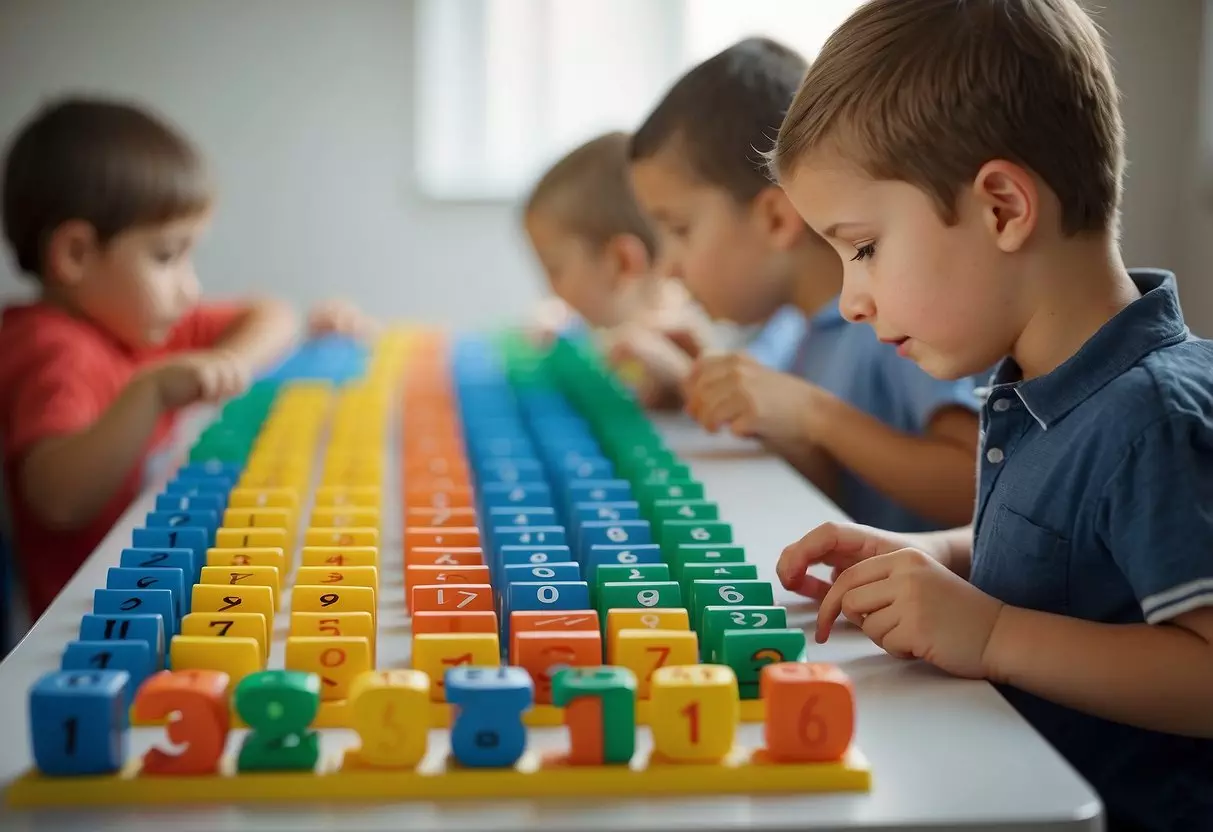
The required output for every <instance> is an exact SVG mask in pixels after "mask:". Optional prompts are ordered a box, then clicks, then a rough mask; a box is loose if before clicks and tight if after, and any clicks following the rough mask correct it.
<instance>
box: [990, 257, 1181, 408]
mask: <svg viewBox="0 0 1213 832" xmlns="http://www.w3.org/2000/svg"><path fill="white" fill-rule="evenodd" d="M1129 276H1130V277H1131V278H1132V280H1133V282H1134V283H1135V284H1136V285H1137V288H1138V289H1139V290H1140V291H1141V293H1142V296H1141V297H1140V298H1139V299H1138V300H1136V301H1134V302H1133V303H1131V304H1130V305H1129V306H1127V307H1125V308H1124V309H1122V310H1121V311H1120V312H1119V313H1117V314H1116V315H1115V316H1114V317H1113V318H1112V319H1111V320H1109V321H1108V322H1107V323H1105V324H1104V325H1103V326H1102V327H1100V329H1099V330H1098V331H1097V332H1096V333H1095V334H1094V335H1093V336H1092V337H1091V338H1090V339H1089V340H1088V341H1087V342H1086V343H1085V344H1083V345H1082V347H1081V348H1080V349H1079V350H1078V352H1076V353H1074V355H1072V356H1070V358H1069V359H1067V360H1066V361H1065V362H1064V363H1062V364H1061V366H1059V367H1057V369H1055V370H1053V371H1052V372H1051V373H1047V374H1046V375H1043V376H1040V377H1039V378H1034V379H1032V380H1030V381H1021V380H1020V376H1021V371H1020V369H1019V366H1018V365H1017V364H1016V363H1015V361H1014V360H1012V359H1011V358H1007V359H1004V360H1003V362H1002V363H1001V364H1000V365H999V367H998V369H997V370H996V371H995V373H994V377H993V379H992V384H993V387H994V389H997V388H999V387H1004V388H1013V389H1014V390H1015V392H1016V394H1017V395H1018V396H1019V398H1020V400H1021V401H1022V402H1023V403H1024V407H1026V408H1027V409H1028V412H1029V413H1031V414H1032V416H1033V417H1035V419H1036V421H1037V422H1039V423H1040V426H1041V427H1042V428H1044V429H1045V430H1048V429H1049V427H1050V426H1052V425H1054V424H1056V423H1057V422H1058V421H1060V420H1061V419H1062V418H1064V417H1065V416H1066V414H1068V413H1069V412H1070V411H1071V410H1073V409H1074V408H1076V407H1077V406H1078V405H1080V404H1082V403H1083V402H1084V401H1086V400H1087V399H1088V398H1089V397H1091V396H1092V395H1094V394H1095V393H1096V392H1098V391H1099V390H1100V389H1102V388H1103V387H1104V386H1105V385H1106V384H1108V383H1109V382H1111V381H1112V380H1113V379H1115V378H1116V377H1117V376H1119V375H1121V374H1122V373H1124V372H1125V371H1126V370H1128V369H1129V368H1130V367H1132V366H1133V365H1134V364H1136V363H1137V362H1138V361H1140V360H1141V359H1142V358H1143V357H1145V356H1146V355H1149V354H1150V353H1152V352H1154V351H1155V350H1157V349H1159V348H1161V347H1165V346H1169V345H1170V344H1177V343H1179V342H1181V341H1183V340H1185V339H1186V338H1187V337H1188V327H1187V326H1186V325H1185V324H1184V319H1183V312H1182V310H1181V309H1180V306H1179V294H1178V291H1177V289H1176V286H1175V275H1174V274H1173V273H1172V272H1169V271H1164V270H1162V269H1132V270H1130V271H1129Z"/></svg>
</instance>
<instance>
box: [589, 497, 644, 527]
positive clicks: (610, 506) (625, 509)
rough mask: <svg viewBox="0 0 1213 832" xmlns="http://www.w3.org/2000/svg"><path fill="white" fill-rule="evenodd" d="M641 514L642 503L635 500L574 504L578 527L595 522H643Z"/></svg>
mask: <svg viewBox="0 0 1213 832" xmlns="http://www.w3.org/2000/svg"><path fill="white" fill-rule="evenodd" d="M643 519H644V517H643V516H641V514H640V503H638V502H636V501H635V500H617V501H614V502H585V503H574V504H573V522H574V523H575V524H577V526H578V527H580V525H581V524H582V523H588V522H593V521H595V520H597V521H601V522H606V523H618V522H619V521H620V520H643Z"/></svg>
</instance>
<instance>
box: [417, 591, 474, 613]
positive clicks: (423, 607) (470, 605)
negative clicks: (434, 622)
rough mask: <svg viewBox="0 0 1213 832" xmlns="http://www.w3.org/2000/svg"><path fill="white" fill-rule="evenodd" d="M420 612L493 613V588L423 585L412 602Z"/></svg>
mask: <svg viewBox="0 0 1213 832" xmlns="http://www.w3.org/2000/svg"><path fill="white" fill-rule="evenodd" d="M410 605H411V609H412V611H413V613H414V614H416V613H418V612H423V611H424V612H492V610H493V587H492V586H491V585H489V584H455V585H453V586H448V585H446V584H421V585H420V586H415V587H413V595H412V598H411V600H410Z"/></svg>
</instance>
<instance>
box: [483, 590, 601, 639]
mask: <svg viewBox="0 0 1213 832" xmlns="http://www.w3.org/2000/svg"><path fill="white" fill-rule="evenodd" d="M497 607H498V610H497V623H498V626H499V628H500V629H501V643H502V644H503V645H506V644H509V643H510V616H511V615H512V614H513V613H515V612H517V611H519V610H588V609H591V607H590V585H589V584H588V583H586V582H585V581H583V580H580V579H578V580H576V581H515V582H513V583H511V584H507V585H506V586H505V587H504V591H501V592H499V593H498V595H497Z"/></svg>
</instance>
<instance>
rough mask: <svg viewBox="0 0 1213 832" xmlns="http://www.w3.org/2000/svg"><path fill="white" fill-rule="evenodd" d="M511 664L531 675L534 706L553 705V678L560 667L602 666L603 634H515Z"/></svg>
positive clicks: (587, 631)
mask: <svg viewBox="0 0 1213 832" xmlns="http://www.w3.org/2000/svg"><path fill="white" fill-rule="evenodd" d="M510 664H513V665H516V666H518V667H521V668H522V669H523V670H525V671H526V672H527V673H530V674H531V679H532V680H533V681H534V683H535V704H537V705H550V704H552V674H553V673H554V672H555V668H558V667H562V666H563V667H597V666H599V665H601V664H602V633H601V632H599V631H598V630H573V631H571V632H552V631H549V630H532V631H530V632H523V633H516V634H515V635H514V639H513V650H512V652H511V655H510Z"/></svg>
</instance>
